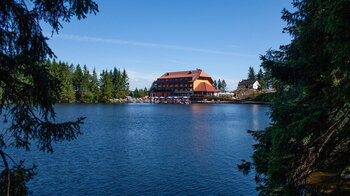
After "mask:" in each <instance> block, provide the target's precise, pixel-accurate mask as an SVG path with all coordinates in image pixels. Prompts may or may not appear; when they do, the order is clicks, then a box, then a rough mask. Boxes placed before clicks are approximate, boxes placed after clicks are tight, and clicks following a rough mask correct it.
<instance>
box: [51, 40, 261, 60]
mask: <svg viewBox="0 0 350 196" xmlns="http://www.w3.org/2000/svg"><path fill="white" fill-rule="evenodd" d="M54 38H59V39H65V40H75V41H89V42H100V43H109V44H123V45H133V46H141V47H152V48H165V49H173V50H183V51H192V52H201V53H209V54H220V55H230V56H240V57H256V55H252V54H242V53H234V52H226V51H220V50H211V49H201V48H193V47H187V46H177V45H169V44H157V43H147V42H137V41H127V40H119V39H106V38H98V37H89V36H81V35H71V34H59V35H57V37H54Z"/></svg>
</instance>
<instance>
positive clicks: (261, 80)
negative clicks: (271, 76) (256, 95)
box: [256, 68, 267, 89]
mask: <svg viewBox="0 0 350 196" xmlns="http://www.w3.org/2000/svg"><path fill="white" fill-rule="evenodd" d="M256 79H257V80H258V82H259V84H260V87H259V88H260V89H266V88H267V84H266V82H265V80H264V73H263V72H262V70H261V68H260V70H259V72H258V74H257V76H256Z"/></svg>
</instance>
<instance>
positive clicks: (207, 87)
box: [194, 82, 220, 92]
mask: <svg viewBox="0 0 350 196" xmlns="http://www.w3.org/2000/svg"><path fill="white" fill-rule="evenodd" d="M194 91H197V92H198V91H200V92H220V90H216V88H215V87H213V86H212V85H209V84H208V83H205V82H201V83H199V84H198V86H197V87H196V88H195V89H194Z"/></svg>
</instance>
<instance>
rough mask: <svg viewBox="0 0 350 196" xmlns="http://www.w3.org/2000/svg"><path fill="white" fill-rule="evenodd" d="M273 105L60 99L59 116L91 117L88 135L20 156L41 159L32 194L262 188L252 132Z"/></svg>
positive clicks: (30, 160) (228, 192)
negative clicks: (244, 164)
mask: <svg viewBox="0 0 350 196" xmlns="http://www.w3.org/2000/svg"><path fill="white" fill-rule="evenodd" d="M269 110H270V108H269V107H268V106H261V105H238V104H222V105H221V104H207V105H206V104H191V105H170V104H168V105H161V104H125V105H108V104H106V105H104V104H97V105H79V104H76V105H58V106H56V112H57V120H59V121H62V120H73V119H75V118H76V117H79V116H86V117H87V119H86V120H85V124H84V125H83V126H82V131H83V133H84V134H83V135H81V136H79V137H78V139H77V140H74V141H71V142H62V143H59V144H56V145H54V150H55V151H54V153H53V154H51V153H43V152H38V151H36V150H35V149H33V150H32V151H30V152H24V151H19V152H17V153H16V155H15V158H16V159H19V158H23V157H24V159H26V163H27V165H30V164H32V163H35V164H36V165H38V169H37V172H38V175H36V176H35V177H34V178H33V179H32V180H31V181H30V182H29V184H28V185H29V188H30V189H31V191H33V194H34V195H189V194H190V195H256V194H257V192H256V191H255V187H256V184H255V181H254V173H252V172H251V173H250V174H249V175H247V176H245V175H243V174H242V173H241V172H239V171H238V169H237V166H236V165H237V164H238V163H240V160H241V159H248V160H250V156H251V154H252V151H253V149H252V145H253V144H254V143H255V142H254V139H253V138H252V136H250V135H249V134H248V133H247V132H246V131H247V130H248V129H250V130H258V129H263V128H265V127H266V126H267V125H268V123H269V118H268V116H267V115H266V114H267V112H269Z"/></svg>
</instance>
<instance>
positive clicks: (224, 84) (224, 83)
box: [220, 80, 227, 92]
mask: <svg viewBox="0 0 350 196" xmlns="http://www.w3.org/2000/svg"><path fill="white" fill-rule="evenodd" d="M226 87H227V84H226V81H225V80H222V82H221V89H220V90H221V91H223V92H226Z"/></svg>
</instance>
